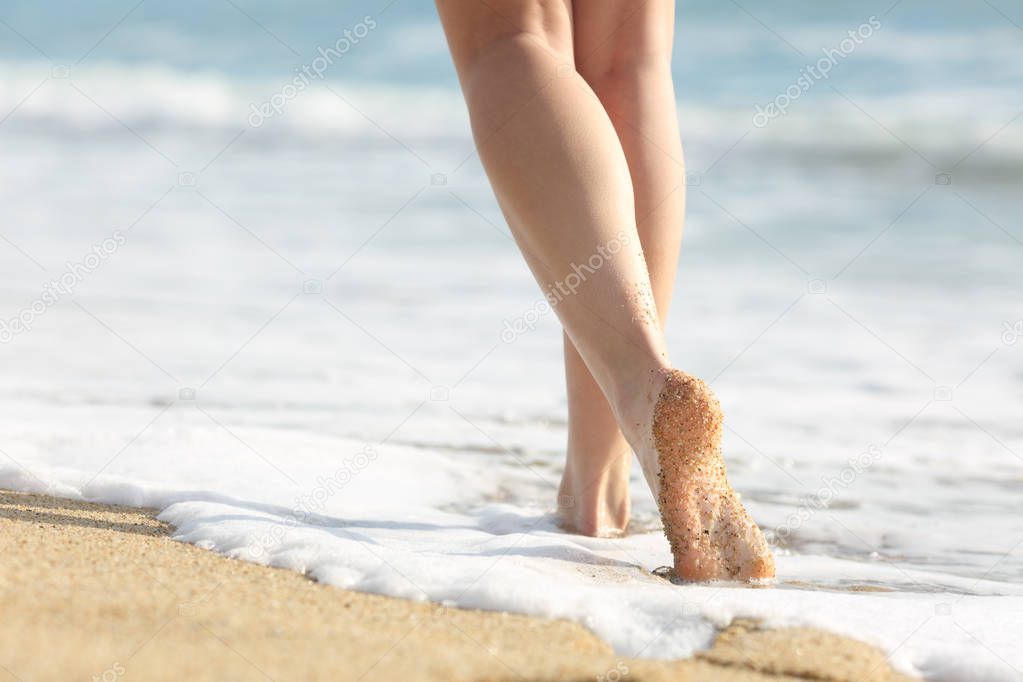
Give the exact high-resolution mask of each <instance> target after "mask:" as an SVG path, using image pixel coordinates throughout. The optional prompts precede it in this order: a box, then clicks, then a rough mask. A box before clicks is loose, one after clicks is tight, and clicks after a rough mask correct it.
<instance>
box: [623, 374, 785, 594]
mask: <svg viewBox="0 0 1023 682" xmlns="http://www.w3.org/2000/svg"><path fill="white" fill-rule="evenodd" d="M654 390H655V391H656V395H658V398H657V402H656V403H655V406H654V410H653V416H652V419H650V420H649V421H648V422H647V423H648V424H649V425H650V426H649V431H648V433H650V436H649V437H648V439H647V443H646V446H647V447H644V448H640V449H639V450H638V451H637V453H638V454H639V459H640V463H641V464H643V469H644V473H646V474H647V481H648V483H650V486H651V488H652V489H653V491H654V495H655V497H656V498H657V506H658V508H659V509H660V511H661V519H662V520H663V522H664V534H665V535H666V536H667V537H668V542H670V543H671V552H672V555H673V556H674V559H675V574H676V575H677V576H678V577H680V578H683V579H685V580H714V579H728V580H752V579H757V578H770V577H773V576H774V558H773V557H772V556H771V552H770V550H769V549H768V547H767V541H766V540H765V539H764V535H763V533H761V532H760V528H758V527H757V524H756V523H755V522H754V521H753V519H752V518H750V516H749V514H748V513H747V512H746V510H745V509H744V508H743V506H742V503H741V502H740V501H739V498H738V496H737V495H736V493H735V491H734V490H732V486H731V485H730V484H729V483H728V478H727V476H726V475H725V463H724V460H723V459H722V456H721V429H722V421H723V415H722V413H721V405H720V403H719V402H718V400H717V398H716V397H715V396H714V393H713V391H711V389H710V387H709V386H707V384H705V383H704V382H703V381H702V380H700V379H697V378H696V377H694V376H690V375H689V374H686V373H685V372H681V371H679V370H675V369H673V370H668V371H665V372H663V373H662V374H660V375H659V377H657V381H655V382H654ZM652 393H653V391H652ZM648 400H649V398H648ZM647 404H648V405H649V402H647ZM647 409H649V408H647ZM640 423H641V422H637V426H638V425H639V424H640ZM651 473H653V474H654V475H653V476H651Z"/></svg>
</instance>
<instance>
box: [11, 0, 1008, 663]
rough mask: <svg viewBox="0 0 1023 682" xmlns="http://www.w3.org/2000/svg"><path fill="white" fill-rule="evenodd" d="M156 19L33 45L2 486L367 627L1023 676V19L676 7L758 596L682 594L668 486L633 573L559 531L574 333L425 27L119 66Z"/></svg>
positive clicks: (681, 347)
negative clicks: (368, 604) (766, 577)
mask: <svg viewBox="0 0 1023 682" xmlns="http://www.w3.org/2000/svg"><path fill="white" fill-rule="evenodd" d="M129 5H130V3H129V4H122V3H116V2H108V3H98V4H96V6H95V8H93V9H90V12H89V14H88V15H87V16H86V15H84V14H83V13H82V10H80V9H76V8H74V7H73V6H72V5H71V4H70V3H68V4H67V6H66V10H67V11H66V12H64V13H59V12H58V13H51V12H46V13H43V12H42V11H41V10H39V9H36V8H34V7H33V6H31V5H29V4H28V3H14V4H13V5H11V7H10V8H9V9H7V10H5V14H4V16H3V19H4V21H5V22H7V23H8V24H10V29H13V31H16V32H17V33H13V32H12V33H10V34H9V35H7V36H6V37H5V41H4V43H3V46H2V49H0V70H2V72H3V76H4V77H3V79H2V81H0V83H2V85H0V110H2V111H0V115H6V118H4V119H3V121H2V123H0V137H2V144H3V149H4V153H3V154H2V156H0V179H2V182H0V193H2V199H3V206H4V217H5V220H4V221H3V227H2V229H0V234H2V237H3V239H2V240H0V242H2V243H0V312H2V314H0V320H2V322H3V326H2V328H0V337H2V338H0V341H3V344H2V345H0V358H2V362H3V368H4V381H3V384H2V386H0V405H2V409H3V414H4V419H3V420H2V421H0V484H2V485H4V486H7V487H12V488H17V489H21V490H28V491H36V492H47V493H50V494H54V495H61V496H68V497H81V498H84V499H89V500H96V501H105V502H116V503H122V504H131V505H147V506H155V507H158V508H159V509H161V518H162V519H164V520H166V521H168V522H169V523H172V524H174V526H175V527H176V537H177V538H178V539H181V540H184V541H188V542H193V543H195V544H198V545H200V546H203V547H207V548H209V549H212V550H214V551H218V552H222V553H225V554H228V555H230V556H234V557H238V558H241V559H245V560H250V561H257V562H261V563H265V564H270V565H274V566H281V567H285V568H290V569H293V570H297V571H302V572H304V573H306V574H307V575H309V576H311V577H313V578H315V579H317V580H320V581H323V582H325V583H330V584H334V585H338V586H340V587H345V588H350V589H356V590H363V591H369V592H375V593H380V594H386V595H392V596H397V597H406V598H412V599H429V600H433V601H437V602H440V603H445V604H451V605H458V606H465V607H474V608H484V609H505V610H509V611H516V612H521V613H529V614H535V615H543V616H551V617H563V618H568V619H572V620H575V621H578V622H580V623H582V624H583V625H585V626H586V627H588V628H590V629H592V630H593V631H594V632H596V633H597V634H598V635H600V636H601V637H603V638H604V639H606V640H607V641H608V642H610V643H611V644H612V645H613V646H614V648H615V649H616V651H618V652H619V653H621V654H622V655H628V656H644V657H655V658H668V657H676V656H685V655H689V654H691V653H692V652H694V651H696V650H698V649H700V648H703V647H706V646H708V645H709V643H710V642H711V641H712V638H713V636H714V632H715V628H717V627H720V626H723V625H726V624H727V623H728V622H729V621H730V620H731V619H732V618H734V617H738V616H748V617H757V618H761V619H763V620H764V621H765V622H766V623H767V624H768V625H772V626H784V625H810V626H816V627H820V628H824V629H827V630H830V631H834V632H839V633H842V634H847V635H850V636H852V637H856V638H858V639H861V640H864V641H867V642H870V643H872V644H876V645H877V646H879V647H881V648H882V649H884V650H885V652H886V653H887V654H888V656H889V657H890V659H891V660H892V662H893V663H894V664H895V665H896V666H897V667H899V668H900V669H902V670H904V671H907V672H911V673H916V674H922V675H924V676H926V677H928V678H929V679H936V680H961V679H976V680H990V679H1019V678H1020V677H1021V673H1020V671H1021V670H1023V654H1021V653H1020V652H1021V650H1023V648H1021V647H1020V644H1021V635H1020V633H1021V632H1023V615H1021V613H1023V517H1021V515H1020V511H1021V507H1020V494H1019V491H1020V486H1021V484H1023V427H1021V426H1020V423H1019V414H1020V412H1019V406H1020V401H1021V399H1023V356H1021V353H1023V348H1021V347H1023V307H1021V306H1020V300H1023V299H1021V296H1020V294H1021V292H1023V283H1021V279H1020V263H1021V256H1023V243H1021V240H1023V227H1021V226H1020V224H1019V219H1018V215H1019V211H1018V203H1019V194H1018V188H1019V184H1020V181H1021V179H1023V165H1021V164H1020V154H1021V153H1023V123H1021V119H1019V118H1018V112H1019V110H1020V109H1021V108H1023V101H1021V99H1020V92H1019V89H1018V87H1015V86H1014V85H1013V84H1016V85H1018V82H1019V78H1020V77H1021V76H1023V73H1021V71H1023V60H1020V56H1021V55H1020V48H1019V41H1018V35H1019V34H1018V32H1017V31H1018V28H1017V27H1014V26H1013V25H1012V23H1011V22H1010V21H1008V20H1007V18H1006V17H1005V16H1001V14H1000V13H999V12H996V11H995V10H993V9H991V8H990V7H986V6H983V7H978V8H970V9H967V8H963V7H958V6H953V5H951V4H944V3H938V4H936V5H935V4H933V3H931V4H929V5H928V6H927V8H925V7H923V6H922V5H917V4H916V3H910V2H905V3H896V6H895V7H894V8H893V9H891V11H888V10H889V8H891V3H878V4H876V5H875V4H871V3H867V5H864V4H863V3H855V4H853V3H839V4H837V5H835V6H833V7H829V8H821V7H817V6H814V5H809V4H808V5H806V6H805V7H803V10H801V11H798V12H793V13H792V14H791V15H788V14H786V13H785V12H783V11H782V10H780V9H777V8H772V7H771V6H770V5H769V4H767V3H760V2H756V3H753V2H750V3H744V4H743V6H742V8H739V7H735V6H734V5H733V6H720V7H719V6H716V5H715V4H714V3H709V2H707V3H690V4H689V5H683V6H682V7H681V8H680V12H679V26H678V31H679V40H678V48H677V51H676V54H675V57H674V62H675V74H676V83H677V88H678V95H679V101H680V121H681V123H682V128H683V133H684V136H685V138H686V149H687V169H688V176H687V191H688V197H689V207H688V217H687V223H688V224H687V231H686V238H685V244H684V249H683V254H682V260H681V268H680V273H679V277H678V282H677V291H678V294H677V297H676V302H675V304H674V307H673V309H672V310H671V313H670V320H669V324H668V335H669V343H670V347H671V351H672V355H673V357H674V360H675V362H676V363H677V364H678V365H679V366H681V367H683V368H685V369H686V370H688V371H690V372H693V373H695V374H698V375H700V376H703V377H704V378H706V379H707V380H708V381H710V382H711V384H712V386H713V387H714V389H715V390H716V392H717V393H718V395H719V397H720V398H721V401H722V404H723V407H724V409H725V412H726V415H727V416H726V431H725V450H726V457H727V461H728V466H729V471H730V475H731V477H732V480H733V482H734V484H735V486H736V488H737V490H738V491H740V493H741V494H742V497H743V501H744V502H745V503H746V505H747V506H748V507H749V509H750V510H751V512H752V513H753V515H754V517H755V518H756V519H757V521H758V522H759V523H760V524H761V525H762V527H763V528H764V529H765V531H766V532H767V534H768V536H769V537H770V539H771V541H772V546H773V548H774V552H775V554H776V557H777V563H778V579H777V581H776V582H775V583H773V584H771V585H768V586H762V587H757V588H747V587H742V586H737V585H732V584H711V585H677V584H673V583H671V582H669V581H667V580H665V579H663V578H661V577H658V576H656V575H655V574H654V573H653V572H654V571H655V570H656V569H658V568H660V567H663V566H666V565H670V563H671V556H670V552H669V550H668V545H667V542H666V541H665V540H664V538H663V535H662V534H661V531H660V528H659V520H658V517H657V514H656V509H655V507H654V504H653V500H652V499H651V497H650V494H649V492H648V491H647V490H646V488H645V485H644V483H643V481H642V478H641V476H640V475H639V473H638V471H636V472H634V475H633V481H632V492H633V499H634V507H635V509H634V521H633V524H632V526H631V528H630V533H629V534H628V535H627V536H626V537H623V538H601V539H595V538H586V537H581V536H576V535H570V534H567V533H564V532H563V531H561V530H560V529H559V528H558V526H557V525H556V523H555V517H554V512H555V510H556V504H557V484H558V479H559V475H560V469H561V465H562V461H563V455H564V441H565V417H566V414H565V412H566V410H565V395H564V388H563V384H562V378H561V376H562V375H561V365H560V329H559V327H558V324H557V321H556V319H555V315H554V313H553V312H551V311H550V310H549V309H547V308H546V307H545V306H543V305H542V303H541V301H542V299H541V296H540V293H539V291H538V290H537V288H536V286H535V284H534V283H533V282H532V280H531V278H530V276H529V272H528V270H527V269H526V267H525V265H524V264H523V262H522V261H521V258H520V256H519V255H518V252H517V250H516V248H515V246H514V243H513V242H512V241H511V239H510V237H509V235H508V231H507V228H506V226H505V224H504V222H503V220H502V218H501V215H500V212H499V210H498V208H497V206H496V204H495V202H494V199H493V196H492V194H491V192H490V190H489V188H488V185H487V183H486V179H485V177H484V175H483V172H482V169H481V168H480V165H479V161H478V159H477V157H476V156H475V154H474V151H473V145H472V143H471V140H470V139H469V137H468V133H467V130H468V121H467V118H466V114H465V111H464V105H463V104H462V102H461V99H460V95H459V94H458V91H457V88H456V85H455V82H454V77H453V74H452V72H451V69H450V65H449V63H448V59H447V56H446V54H445V52H444V49H445V48H444V44H443V38H442V34H441V32H440V29H439V27H438V25H437V23H436V20H435V18H434V17H433V15H432V12H431V11H430V9H429V8H428V7H425V8H424V7H422V6H413V5H412V3H403V2H400V1H399V2H398V3H394V4H392V5H389V6H388V5H386V3H381V4H379V5H378V4H374V3H350V4H349V5H347V6H346V7H345V8H344V9H338V8H335V7H333V6H328V5H327V4H325V3H320V4H310V5H308V7H307V8H305V9H303V10H294V9H289V10H287V12H285V11H284V10H283V9H280V8H276V7H275V6H274V5H273V4H271V3H264V2H261V3H249V4H247V5H246V6H245V8H244V9H245V10H246V11H245V14H242V13H239V11H238V10H236V9H234V8H232V6H231V5H230V4H229V3H225V4H224V6H223V7H222V8H218V9H215V10H214V9H210V8H207V7H206V6H205V5H195V6H194V7H192V8H191V9H189V7H188V6H181V7H178V6H175V7H174V8H168V7H163V6H158V5H153V6H152V7H150V6H149V4H144V5H142V6H139V7H138V8H137V9H136V10H135V11H134V12H131V13H130V14H129V15H128V16H127V18H126V19H124V21H123V22H122V23H120V24H118V25H117V27H116V29H115V30H113V31H112V32H110V33H109V34H107V31H108V30H109V29H110V28H111V27H112V26H114V25H115V24H117V22H118V21H119V20H120V19H121V18H122V17H124V16H125V15H126V14H127V13H128V12H129V10H130V9H131V7H130V6H129ZM1002 11H1003V12H1009V9H1007V8H1005V9H1003V10H1002ZM886 12H887V13H886ZM1007 16H1008V15H1007ZM871 17H875V18H876V20H877V22H878V26H879V27H878V28H876V29H874V30H873V31H872V33H871V35H870V37H869V38H867V39H863V40H862V44H860V43H856V45H855V48H854V49H853V51H852V52H850V53H849V54H848V55H845V56H842V57H836V58H835V61H836V63H835V65H834V66H833V68H832V69H831V71H830V73H829V74H828V77H827V78H821V79H814V78H813V77H812V76H811V77H810V81H807V82H809V83H810V87H809V88H807V89H805V90H803V89H802V87H801V86H799V85H798V83H797V81H798V79H799V78H800V77H801V76H802V77H804V78H806V72H805V68H806V67H807V66H808V65H813V64H815V63H816V62H817V60H818V59H820V58H821V57H822V56H823V55H824V54H825V52H824V50H825V49H828V48H830V49H832V50H836V49H837V50H841V49H842V42H843V40H844V39H845V38H846V37H847V35H848V31H850V30H853V31H856V30H858V28H859V27H861V26H862V25H864V24H867V25H869V24H868V22H869V21H870V18H871ZM1008 18H1009V19H1012V18H1013V17H1012V16H1008ZM1021 19H1023V18H1021V17H1015V20H1016V22H1017V23H1019V22H1020V20H1021ZM370 23H373V24H374V26H370ZM346 31H348V34H347V35H349V36H350V37H345V36H346V33H345V32H346ZM341 38H345V39H346V40H348V41H349V43H350V44H349V43H342V44H341V47H342V48H345V51H344V53H343V54H341V52H340V49H339V48H338V45H339V40H340V39H341ZM346 46H347V47H346ZM331 47H333V48H334V49H335V50H337V51H338V54H341V57H340V58H335V57H333V56H332V57H331V59H332V60H334V62H333V63H332V64H328V65H327V66H326V67H325V68H324V69H322V75H316V77H315V78H310V77H309V76H308V75H306V76H305V78H306V79H307V80H308V83H306V84H303V85H302V87H299V85H298V84H296V83H295V81H294V79H295V78H300V81H299V82H302V83H304V81H301V77H300V76H299V74H303V73H307V70H306V69H308V70H309V72H312V73H314V74H316V73H317V71H318V70H319V69H318V68H317V67H318V66H323V64H322V63H317V62H315V60H316V58H317V57H318V56H321V55H322V53H321V52H318V48H324V50H326V49H327V48H331ZM83 55H84V57H83ZM792 84H797V88H799V89H800V94H799V96H798V97H788V101H787V103H786V100H785V99H784V98H782V99H779V97H780V96H781V95H782V94H784V93H786V92H788V88H789V86H790V85H792ZM289 85H290V86H291V87H290V88H289ZM791 92H792V93H793V94H794V93H795V90H793V91H791ZM771 103H774V104H775V105H776V108H775V110H774V111H775V112H776V115H773V116H769V117H766V116H765V117H760V118H756V115H757V112H758V111H767V109H765V107H767V105H769V104H771ZM782 104H784V105H785V113H783V114H782V113H777V112H778V111H780V109H779V108H778V107H779V105H782ZM758 106H759V107H760V108H759V109H758ZM253 112H257V113H258V115H257V114H254V113H253Z"/></svg>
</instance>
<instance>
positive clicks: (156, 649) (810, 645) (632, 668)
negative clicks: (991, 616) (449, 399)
mask: <svg viewBox="0 0 1023 682" xmlns="http://www.w3.org/2000/svg"><path fill="white" fill-rule="evenodd" d="M156 513H157V512H156V510H152V509H134V508H129V507H120V506H116V505H106V504H95V503H91V502H82V501H78V500H70V499H63V498H56V497H49V496H46V495H36V494H30V493H20V492H12V491H6V490H0V562H3V568H2V570H0V595H2V596H3V604H4V617H5V624H4V628H3V629H2V631H0V632H2V634H0V672H4V673H5V674H7V675H9V676H10V677H11V679H16V680H17V679H24V680H28V679H71V678H75V677H77V678H85V679H99V680H103V681H104V682H113V681H114V680H120V679H121V678H122V677H123V678H124V679H126V680H131V679H146V680H164V679H166V680H171V679H175V680H176V679H180V678H181V677H182V676H186V675H187V676H188V677H189V679H193V680H221V679H262V680H266V679H270V680H274V681H275V682H283V681H284V680H308V679H339V678H340V679H353V680H354V679H362V680H367V681H369V680H394V679H402V680H425V681H429V682H432V681H433V680H438V681H439V680H483V679H488V680H497V679H528V680H596V679H603V680H606V681H607V682H618V681H621V680H679V679H681V680H688V679H693V680H735V681H736V682H755V681H766V680H774V681H777V680H800V679H801V680H806V679H811V680H836V681H842V680H850V681H852V680H907V679H910V678H907V677H904V676H901V675H898V674H896V673H893V672H892V671H891V668H890V667H889V665H888V663H887V662H886V660H885V658H884V655H883V654H882V653H881V652H880V651H878V650H876V649H874V648H872V647H870V646H868V645H866V644H863V643H861V642H857V641H854V640H851V639H847V638H844V637H840V636H837V635H832V634H829V633H825V632H822V631H819V630H813V629H809V628H785V629H777V630H764V629H759V628H758V627H757V625H756V623H753V622H749V621H736V622H733V623H732V624H731V625H730V626H729V627H728V628H726V629H725V630H723V631H721V632H720V633H719V635H718V637H717V639H716V641H715V643H714V646H713V647H712V648H711V649H710V650H709V651H705V652H700V653H699V654H697V655H696V657H694V658H692V659H686V660H680V661H655V660H637V659H628V658H624V657H620V656H616V655H615V654H614V652H613V651H612V650H611V649H610V647H609V646H608V645H607V644H606V643H605V642H603V641H601V640H600V639H598V638H597V637H596V636H595V635H593V634H592V633H591V632H589V631H588V630H586V629H585V628H584V627H582V626H581V625H579V624H577V623H573V622H569V621H564V620H550V619H543V618H536V617H531V616H523V615H518V614H509V613H503V612H489V611H473V610H467V609H456V608H449V607H444V606H440V605H438V604H433V603H429V602H414V601H406V600H401V599H394V598H391V597H383V596H379V595H374V594H368V593H361V592H353V591H349V590H343V589H340V588H336V587H333V586H330V585H324V584H320V583H317V582H314V581H312V580H309V579H307V578H306V577H304V576H303V575H301V574H299V573H297V572H294V571H289V570H285V569H278V568H270V567H266V566H261V565H258V564H254V563H249V562H245V561H241V560H237V559H232V558H229V557H226V556H223V555H220V554H217V553H215V552H212V551H208V550H204V549H200V548H198V547H195V546H193V545H189V544H185V543H182V542H178V541H176V540H173V539H172V538H171V533H172V530H173V529H172V528H171V527H170V526H169V525H167V524H166V523H163V522H161V521H158V520H157V519H156V518H155V516H156Z"/></svg>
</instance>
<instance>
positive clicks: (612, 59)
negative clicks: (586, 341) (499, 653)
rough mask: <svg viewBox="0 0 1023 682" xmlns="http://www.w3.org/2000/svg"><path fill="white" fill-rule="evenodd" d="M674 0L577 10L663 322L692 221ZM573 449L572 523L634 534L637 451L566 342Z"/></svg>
mask: <svg viewBox="0 0 1023 682" xmlns="http://www.w3.org/2000/svg"><path fill="white" fill-rule="evenodd" d="M674 13H675V3H674V0H650V1H648V2H643V3H637V2H634V1H633V0H603V1H602V2H596V3H583V2H576V3H575V4H574V6H573V25H574V29H575V32H574V45H575V63H576V69H577V71H578V72H579V74H580V75H581V76H582V77H583V78H584V79H585V80H586V82H587V83H589V85H590V87H591V88H593V91H594V92H595V93H596V95H597V97H598V98H599V99H600V102H601V104H602V105H603V107H604V109H605V110H606V111H607V113H608V116H609V117H610V119H611V122H612V124H613V125H614V127H615V131H616V132H617V134H618V140H619V142H620V143H621V146H622V150H623V151H624V153H625V159H626V161H627V162H628V165H629V172H630V175H631V177H632V186H633V194H634V200H635V215H636V227H637V230H638V232H639V239H640V243H641V245H642V248H643V252H644V256H645V260H646V264H647V271H648V272H649V273H650V283H651V285H652V287H653V294H654V301H655V303H656V305H657V312H658V317H659V319H660V322H661V325H662V327H663V325H664V322H665V319H666V317H667V313H668V307H669V305H670V304H671V297H672V292H673V290H674V285H675V274H676V269H677V266H678V251H679V246H680V243H681V240H682V226H683V220H684V216H685V185H684V180H685V167H684V164H683V160H682V143H681V140H680V138H679V130H678V118H677V114H676V110H675V89H674V86H673V84H672V80H671V48H672V39H673V34H674ZM565 376H566V380H567V384H568V453H567V457H566V462H565V473H564V476H563V477H562V481H561V489H560V491H559V495H560V496H561V497H562V498H563V499H564V498H569V499H571V500H572V504H571V506H562V508H561V513H562V516H563V518H564V520H565V523H566V525H567V526H569V527H571V528H572V529H574V530H575V531H576V532H579V533H583V534H587V535H604V534H609V533H610V532H613V531H615V530H624V529H625V527H626V525H627V524H628V520H629V488H628V483H629V465H630V463H631V461H632V451H631V448H630V447H629V445H628V443H627V442H626V440H625V437H624V436H623V435H622V432H621V430H620V429H619V428H618V424H617V422H616V421H615V418H614V415H613V414H612V412H611V408H610V406H609V405H608V404H607V400H605V399H604V395H603V393H601V392H600V388H599V387H598V386H597V383H596V381H594V379H593V377H592V376H591V375H590V372H589V370H588V369H587V368H586V364H585V363H584V362H583V360H582V357H580V355H579V353H578V351H576V349H575V346H574V345H572V342H571V340H569V338H568V337H567V335H566V337H565Z"/></svg>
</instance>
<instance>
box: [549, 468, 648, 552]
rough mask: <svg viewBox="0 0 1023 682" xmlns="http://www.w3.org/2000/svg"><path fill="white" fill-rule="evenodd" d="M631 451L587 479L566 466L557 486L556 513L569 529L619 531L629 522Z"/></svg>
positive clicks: (600, 532) (595, 532) (596, 532)
mask: <svg viewBox="0 0 1023 682" xmlns="http://www.w3.org/2000/svg"><path fill="white" fill-rule="evenodd" d="M630 459H631V453H627V456H625V457H623V458H622V460H624V462H625V466H624V467H623V466H622V465H621V464H619V463H613V464H611V465H609V466H608V467H606V468H604V469H603V470H602V471H600V472H598V473H597V474H596V476H595V477H593V478H590V479H586V478H584V477H583V476H581V475H578V474H576V473H575V471H574V470H573V469H572V468H571V467H570V466H568V467H566V469H565V474H564V476H563V477H562V479H561V485H560V486H559V489H558V514H559V516H560V517H561V519H562V522H563V524H564V525H565V526H566V527H567V528H568V529H569V530H571V531H573V532H575V533H580V534H582V535H591V536H600V535H613V534H617V533H621V532H622V531H624V530H625V527H626V526H627V525H628V523H629V512H630V504H629V466H628V465H629V463H630Z"/></svg>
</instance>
